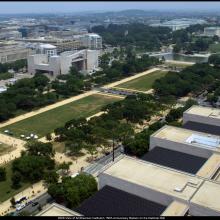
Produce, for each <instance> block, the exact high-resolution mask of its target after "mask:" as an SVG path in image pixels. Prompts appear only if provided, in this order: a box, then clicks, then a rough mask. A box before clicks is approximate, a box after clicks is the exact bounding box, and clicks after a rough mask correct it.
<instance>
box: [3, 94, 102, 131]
mask: <svg viewBox="0 0 220 220" xmlns="http://www.w3.org/2000/svg"><path fill="white" fill-rule="evenodd" d="M96 93H98V91H89V92H86V93H83V94H80V95H77V96H74V97H71V98H68V99H65V100H62V101H60V102H56V103H54V104H52V105H48V106H46V107H43V108H40V109H38V110H36V111H32V112H28V113H25V114H23V115H19V116H18V117H16V118H12V119H9V120H8V121H6V122H5V123H1V124H0V128H1V127H5V126H7V125H10V124H13V123H15V122H18V121H21V120H24V119H26V118H30V117H32V116H34V115H38V114H40V113H42V112H46V111H49V110H51V109H54V108H57V107H60V106H62V105H65V104H68V103H71V102H74V101H77V100H79V99H82V98H85V97H87V96H90V95H93V94H96Z"/></svg>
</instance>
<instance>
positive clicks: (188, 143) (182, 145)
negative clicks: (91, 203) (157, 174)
mask: <svg viewBox="0 0 220 220" xmlns="http://www.w3.org/2000/svg"><path fill="white" fill-rule="evenodd" d="M156 146H159V147H163V148H166V149H170V150H175V151H179V152H182V153H186V154H190V155H194V156H198V157H203V158H208V157H210V156H211V155H212V154H213V153H215V152H216V153H219V152H220V138H219V136H216V135H211V134H207V133H203V132H198V131H193V130H189V129H184V128H179V127H174V126H167V125H166V126H163V127H162V128H161V129H159V130H158V131H156V132H155V133H154V134H153V135H151V137H150V150H151V149H153V148H154V147H156Z"/></svg>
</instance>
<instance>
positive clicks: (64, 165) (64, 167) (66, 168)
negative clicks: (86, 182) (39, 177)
mask: <svg viewBox="0 0 220 220" xmlns="http://www.w3.org/2000/svg"><path fill="white" fill-rule="evenodd" d="M71 164H72V162H68V163H66V162H63V163H61V164H59V166H58V169H61V170H62V171H63V175H67V174H68V172H69V169H70V165H71Z"/></svg>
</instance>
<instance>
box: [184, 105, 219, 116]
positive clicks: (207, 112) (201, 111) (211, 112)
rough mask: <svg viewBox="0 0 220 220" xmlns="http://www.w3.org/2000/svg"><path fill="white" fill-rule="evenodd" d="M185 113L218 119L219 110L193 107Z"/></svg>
mask: <svg viewBox="0 0 220 220" xmlns="http://www.w3.org/2000/svg"><path fill="white" fill-rule="evenodd" d="M185 113H188V114H193V115H199V116H203V117H209V118H216V119H220V109H217V108H211V107H204V106H199V105H193V106H192V107H191V108H189V109H187V110H186V111H185Z"/></svg>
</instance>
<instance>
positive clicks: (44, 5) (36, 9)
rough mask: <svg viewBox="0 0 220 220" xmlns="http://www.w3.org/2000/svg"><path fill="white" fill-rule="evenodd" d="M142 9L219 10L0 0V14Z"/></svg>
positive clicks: (216, 5) (194, 5)
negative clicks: (7, 0) (6, 0)
mask: <svg viewBox="0 0 220 220" xmlns="http://www.w3.org/2000/svg"><path fill="white" fill-rule="evenodd" d="M124 9H143V10H169V9H170V10H175V9H179V10H180V9H182V10H190V9H191V10H198V11H199V10H200V11H203V10H219V11H220V2H208V1H207V2H184V1H183V2H162V1H161V2H143V1H142V2H137V1H136V2H110V1H109V2H101V1H99V2H95V1H94V2H91V1H88V2H85V1H84V2H80V1H78V2H52V1H50V2H43V1H41V2H27V1H26V2H0V14H6V13H7V14H8V13H44V12H49V13H53V12H80V11H100V10H104V11H115V10H124Z"/></svg>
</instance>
